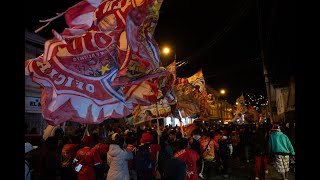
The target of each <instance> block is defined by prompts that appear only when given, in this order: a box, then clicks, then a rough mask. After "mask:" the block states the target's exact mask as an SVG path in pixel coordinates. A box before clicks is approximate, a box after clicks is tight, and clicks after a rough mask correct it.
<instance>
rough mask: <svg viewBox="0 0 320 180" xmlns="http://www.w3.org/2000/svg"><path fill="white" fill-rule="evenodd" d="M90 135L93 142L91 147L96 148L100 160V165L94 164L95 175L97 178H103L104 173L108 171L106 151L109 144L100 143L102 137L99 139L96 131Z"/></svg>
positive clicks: (98, 179)
mask: <svg viewBox="0 0 320 180" xmlns="http://www.w3.org/2000/svg"><path fill="white" fill-rule="evenodd" d="M91 136H92V137H93V139H94V143H93V144H95V145H94V146H93V148H92V149H93V150H96V151H97V152H98V154H99V156H100V159H101V161H102V163H101V164H100V165H97V166H95V169H96V177H97V180H105V179H106V173H107V171H108V167H107V153H108V151H109V144H106V143H102V139H100V137H99V134H98V133H93V134H92V135H91Z"/></svg>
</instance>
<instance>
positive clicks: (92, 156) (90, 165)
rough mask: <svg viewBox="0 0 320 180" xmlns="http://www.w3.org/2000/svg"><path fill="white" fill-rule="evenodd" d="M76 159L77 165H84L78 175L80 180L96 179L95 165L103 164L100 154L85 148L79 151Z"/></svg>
mask: <svg viewBox="0 0 320 180" xmlns="http://www.w3.org/2000/svg"><path fill="white" fill-rule="evenodd" d="M76 159H77V160H78V162H77V165H78V164H82V168H81V169H80V171H79V172H78V173H77V177H78V180H92V179H96V174H95V170H94V165H96V164H99V163H101V162H102V161H101V159H100V156H99V153H98V152H97V151H96V150H94V149H90V148H89V147H84V148H82V149H79V150H78V152H77V155H76Z"/></svg>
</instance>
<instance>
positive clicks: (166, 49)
mask: <svg viewBox="0 0 320 180" xmlns="http://www.w3.org/2000/svg"><path fill="white" fill-rule="evenodd" d="M162 52H163V53H164V54H169V53H170V48H168V47H164V48H163V50H162Z"/></svg>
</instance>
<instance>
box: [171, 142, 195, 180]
mask: <svg viewBox="0 0 320 180" xmlns="http://www.w3.org/2000/svg"><path fill="white" fill-rule="evenodd" d="M181 148H182V149H180V150H178V151H177V152H176V153H175V154H174V155H173V156H174V157H177V158H180V159H182V160H183V161H184V162H185V163H186V165H187V172H186V175H187V176H186V180H198V170H197V164H196V162H197V160H199V159H200V156H199V154H198V153H197V152H196V151H195V150H193V149H190V148H188V139H186V138H182V139H181ZM177 173H178V172H177Z"/></svg>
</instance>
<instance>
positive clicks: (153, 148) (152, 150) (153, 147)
mask: <svg viewBox="0 0 320 180" xmlns="http://www.w3.org/2000/svg"><path fill="white" fill-rule="evenodd" d="M160 149H161V146H160V145H159V144H150V156H151V157H150V160H152V161H155V160H156V154H157V152H159V151H160Z"/></svg>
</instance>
